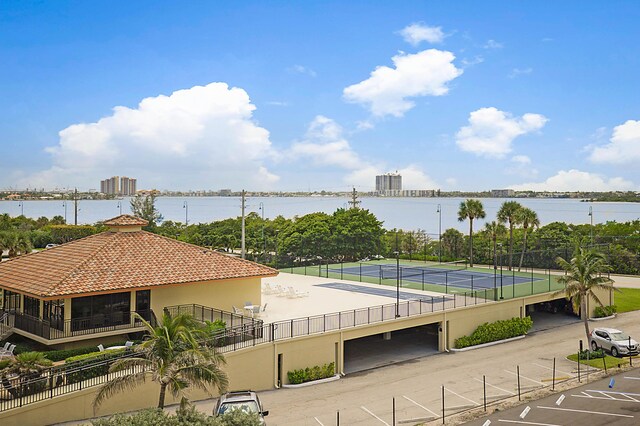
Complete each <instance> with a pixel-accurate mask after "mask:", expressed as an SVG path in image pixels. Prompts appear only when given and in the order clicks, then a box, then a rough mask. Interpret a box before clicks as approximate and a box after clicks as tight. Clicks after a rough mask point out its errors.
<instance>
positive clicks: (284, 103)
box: [267, 101, 289, 107]
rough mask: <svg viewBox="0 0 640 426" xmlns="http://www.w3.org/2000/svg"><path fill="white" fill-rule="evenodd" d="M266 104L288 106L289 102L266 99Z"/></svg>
mask: <svg viewBox="0 0 640 426" xmlns="http://www.w3.org/2000/svg"><path fill="white" fill-rule="evenodd" d="M267 105H272V106H281V107H286V106H289V102H286V101H267Z"/></svg>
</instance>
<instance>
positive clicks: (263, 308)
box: [262, 303, 267, 312]
mask: <svg viewBox="0 0 640 426" xmlns="http://www.w3.org/2000/svg"><path fill="white" fill-rule="evenodd" d="M266 310H267V303H265V304H264V306H263V307H262V312H264V311H266Z"/></svg>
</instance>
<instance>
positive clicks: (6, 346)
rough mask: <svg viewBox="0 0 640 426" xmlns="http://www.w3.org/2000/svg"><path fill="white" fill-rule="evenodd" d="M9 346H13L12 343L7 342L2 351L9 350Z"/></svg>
mask: <svg viewBox="0 0 640 426" xmlns="http://www.w3.org/2000/svg"><path fill="white" fill-rule="evenodd" d="M9 346H11V343H9V342H7V343H5V344H4V347H3V348H2V349H0V353H2V352H5V351H8V350H9Z"/></svg>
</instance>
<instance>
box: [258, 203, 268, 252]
mask: <svg viewBox="0 0 640 426" xmlns="http://www.w3.org/2000/svg"><path fill="white" fill-rule="evenodd" d="M258 208H259V209H260V211H261V212H262V256H266V255H267V241H266V240H265V239H264V203H263V202H262V201H260V207H258Z"/></svg>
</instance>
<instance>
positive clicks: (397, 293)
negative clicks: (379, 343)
mask: <svg viewBox="0 0 640 426" xmlns="http://www.w3.org/2000/svg"><path fill="white" fill-rule="evenodd" d="M395 255H396V318H399V317H400V247H399V246H398V231H396V251H395Z"/></svg>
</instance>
